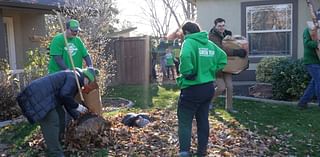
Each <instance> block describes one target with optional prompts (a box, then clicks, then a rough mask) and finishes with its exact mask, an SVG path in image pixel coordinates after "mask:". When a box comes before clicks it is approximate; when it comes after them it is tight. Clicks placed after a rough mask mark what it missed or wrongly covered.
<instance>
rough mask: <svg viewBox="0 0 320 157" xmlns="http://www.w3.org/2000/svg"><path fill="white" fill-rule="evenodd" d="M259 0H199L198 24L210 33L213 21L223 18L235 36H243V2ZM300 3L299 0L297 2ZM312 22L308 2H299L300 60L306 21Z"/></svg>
mask: <svg viewBox="0 0 320 157" xmlns="http://www.w3.org/2000/svg"><path fill="white" fill-rule="evenodd" d="M250 1H259V0H198V1H197V7H198V22H199V24H200V26H201V27H202V29H204V30H207V31H209V30H210V29H211V28H212V26H213V20H214V19H216V18H218V17H222V18H224V19H225V20H226V24H227V29H230V30H232V32H233V34H241V26H240V24H241V21H240V20H241V2H250ZM297 1H298V0H297ZM307 20H310V13H309V11H308V8H307V5H306V2H305V1H304V0H299V1H298V58H301V57H303V43H302V34H303V30H304V28H305V27H306V21H307Z"/></svg>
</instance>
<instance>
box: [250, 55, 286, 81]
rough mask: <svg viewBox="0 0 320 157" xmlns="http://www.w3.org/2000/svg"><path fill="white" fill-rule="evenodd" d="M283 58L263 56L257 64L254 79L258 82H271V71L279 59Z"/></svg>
mask: <svg viewBox="0 0 320 157" xmlns="http://www.w3.org/2000/svg"><path fill="white" fill-rule="evenodd" d="M282 60H285V58H283V57H268V58H263V59H262V60H261V61H260V62H259V63H258V65H257V70H256V80H257V81H258V82H264V83H271V75H272V71H273V69H274V67H275V66H277V64H279V62H280V61H282Z"/></svg>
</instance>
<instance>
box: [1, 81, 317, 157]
mask: <svg viewBox="0 0 320 157" xmlns="http://www.w3.org/2000/svg"><path fill="white" fill-rule="evenodd" d="M107 93H108V95H107V96H108V97H122V98H126V99H129V100H132V101H133V102H134V103H135V106H134V108H133V109H132V110H133V111H140V110H143V111H148V110H149V109H155V108H161V109H164V108H166V109H170V110H175V109H176V105H177V100H178V96H179V89H178V88H177V87H176V86H174V85H166V86H157V85H152V86H148V87H143V86H117V87H110V88H108V91H107ZM223 102H224V99H223V98H220V99H219V100H218V101H217V102H215V106H216V108H215V111H213V110H212V111H211V113H210V118H211V119H214V120H217V121H220V122H222V123H225V124H228V123H229V124H231V122H234V121H236V122H237V124H239V125H241V127H243V128H245V129H248V130H250V131H252V132H253V133H255V134H257V135H259V136H260V135H261V136H266V137H269V138H270V139H276V140H275V141H276V142H274V144H273V145H272V146H271V147H270V151H269V152H268V154H265V155H266V156H271V155H277V154H278V155H279V153H280V154H281V155H284V156H287V155H294V156H307V155H310V156H317V155H319V154H320V138H319V137H320V131H319V130H320V123H319V122H318V120H319V119H320V108H319V107H317V106H313V107H310V108H309V109H306V110H299V109H297V107H296V106H290V105H277V104H267V103H262V102H254V101H244V100H239V99H236V100H234V108H235V109H236V110H238V111H239V112H238V113H236V114H228V113H227V112H225V111H224V110H223ZM132 110H131V111H132ZM120 112H122V111H120ZM123 112H128V111H127V110H125V111H123ZM109 115H112V113H110V114H109ZM227 126H230V127H233V126H232V125H227ZM37 130H39V129H38V127H36V126H31V125H29V124H27V123H22V124H19V125H16V126H8V127H5V128H1V129H0V141H2V142H3V143H7V144H9V145H11V146H13V147H12V149H11V153H12V154H17V153H19V152H28V153H30V154H34V153H35V154H37V153H38V152H37V151H36V150H28V147H27V145H26V143H25V141H26V140H27V139H28V137H30V135H31V134H32V132H39V131H37ZM102 151H106V150H102ZM99 152H100V153H101V151H98V153H99Z"/></svg>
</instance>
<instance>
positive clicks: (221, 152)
mask: <svg viewBox="0 0 320 157" xmlns="http://www.w3.org/2000/svg"><path fill="white" fill-rule="evenodd" d="M149 115H150V116H151V123H150V124H148V125H147V126H146V127H144V128H135V127H127V126H125V125H123V124H122V123H121V120H122V118H123V115H117V116H115V117H111V118H109V119H108V120H106V121H107V123H106V124H108V125H109V124H110V125H109V126H110V127H104V128H103V129H102V130H100V131H99V132H98V133H97V134H93V135H90V136H92V137H86V138H85V139H86V140H82V141H77V140H75V139H72V138H71V139H70V138H69V139H68V137H67V139H68V140H69V141H68V142H66V143H67V147H66V150H65V151H66V152H78V155H79V152H83V155H88V154H85V152H91V153H92V152H94V151H95V150H97V148H105V149H108V155H109V156H160V157H162V156H163V157H167V156H175V155H176V154H177V153H178V147H179V145H178V135H177V132H178V130H177V129H178V123H177V116H176V112H175V111H169V110H157V111H153V112H150V113H149ZM109 122H110V123H109ZM91 127H92V126H91ZM73 136H74V137H76V136H77V135H73ZM87 136H88V135H87ZM36 138H37V137H34V138H33V140H37V139H36ZM89 139H90V140H89ZM92 139H95V140H92ZM192 139H193V140H192V148H191V150H192V151H193V152H195V151H196V146H197V142H196V139H197V135H196V123H195V121H194V123H193V136H192ZM70 140H71V141H70ZM72 140H74V141H72ZM89 141H90V142H89ZM88 142H89V143H88ZM72 143H73V144H72ZM275 143H277V139H276V138H275V137H264V136H260V135H258V134H256V133H254V132H251V131H250V130H248V129H246V128H243V127H242V126H241V124H240V123H239V122H237V121H235V120H229V121H225V120H221V119H219V120H218V119H210V137H209V144H208V156H263V155H265V154H267V153H268V152H269V148H270V146H271V145H273V144H275ZM38 144H39V143H38ZM39 145H40V144H39ZM30 146H31V147H37V143H36V142H35V143H34V144H32V145H30Z"/></svg>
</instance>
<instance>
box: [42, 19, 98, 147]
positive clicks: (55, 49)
mask: <svg viewBox="0 0 320 157" xmlns="http://www.w3.org/2000/svg"><path fill="white" fill-rule="evenodd" d="M79 31H80V25H79V22H78V21H77V20H74V19H70V20H68V21H67V22H66V30H65V32H63V33H59V34H57V35H56V36H55V37H54V38H53V39H52V41H51V43H50V47H49V48H50V60H49V65H48V72H49V74H53V73H57V72H60V71H63V70H68V69H70V70H72V69H73V67H72V64H71V61H70V58H69V54H68V53H69V52H70V53H71V56H72V59H73V62H74V66H75V68H80V69H83V65H82V62H83V60H85V62H86V65H87V69H88V72H89V73H91V74H92V75H93V76H95V72H94V68H93V66H92V61H91V58H90V55H89V53H88V50H87V48H86V47H85V45H84V43H83V42H82V40H81V39H80V38H79V37H78V36H77V35H78V33H79ZM64 35H65V36H66V40H67V45H66V42H65V38H64ZM93 78H95V77H93ZM64 105H68V104H64ZM52 112H55V113H57V114H54V115H52V114H50V115H48V118H49V119H52V120H55V121H59V139H60V140H63V139H64V133H65V127H66V125H67V123H68V122H69V121H70V120H71V117H70V115H69V114H68V113H67V112H66V109H65V108H64V106H62V105H58V106H56V107H55V108H53V109H52ZM50 125H51V124H50V123H43V127H44V128H49V127H50ZM48 131H50V130H48ZM46 132H47V131H46ZM54 136H55V135H54V134H49V136H48V138H49V139H50V138H53V137H54ZM50 147H52V148H58V147H59V145H58V143H54V144H52V145H50Z"/></svg>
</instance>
